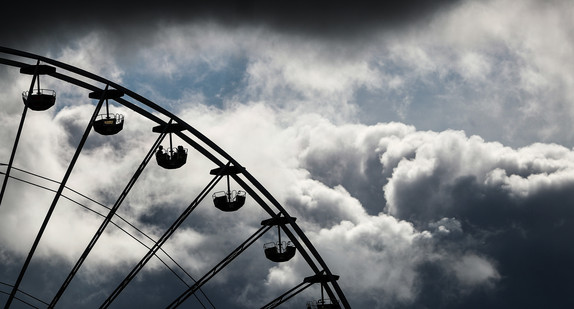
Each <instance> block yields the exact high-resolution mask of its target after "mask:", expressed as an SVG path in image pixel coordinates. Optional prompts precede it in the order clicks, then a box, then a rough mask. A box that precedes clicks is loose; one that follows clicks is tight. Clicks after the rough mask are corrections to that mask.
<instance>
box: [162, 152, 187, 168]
mask: <svg viewBox="0 0 574 309" xmlns="http://www.w3.org/2000/svg"><path fill="white" fill-rule="evenodd" d="M155 158H156V161H157V164H158V165H159V166H161V167H163V168H165V169H168V170H172V169H176V168H180V167H182V166H183V165H184V164H185V163H186V162H187V149H186V148H183V146H177V148H172V147H170V148H167V149H164V148H163V146H159V148H158V149H157V152H156V153H155Z"/></svg>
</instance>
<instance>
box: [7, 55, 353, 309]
mask: <svg viewBox="0 0 574 309" xmlns="http://www.w3.org/2000/svg"><path fill="white" fill-rule="evenodd" d="M0 53H5V54H8V55H13V56H17V57H22V58H28V59H34V60H37V61H42V62H44V63H48V64H50V65H53V66H56V67H58V68H60V69H63V70H66V71H69V72H71V73H74V74H77V75H80V76H82V77H85V78H87V79H91V80H93V81H96V82H99V83H102V84H104V85H109V86H111V87H113V88H115V89H117V90H121V91H123V92H124V93H125V94H126V95H127V96H129V97H131V98H132V99H134V100H136V101H138V102H139V103H141V104H143V105H144V106H146V107H147V108H150V109H152V110H154V111H156V112H158V113H160V114H162V115H164V116H166V117H167V118H168V119H170V120H174V121H175V122H176V123H178V124H179V125H181V126H183V127H184V128H185V130H186V131H185V132H189V134H191V135H192V136H193V137H195V138H196V139H197V140H199V141H200V142H201V143H203V144H204V145H205V146H207V147H209V148H210V149H211V150H212V151H213V152H214V153H216V154H218V155H219V157H217V156H216V155H214V154H213V153H212V152H210V151H208V150H207V149H206V148H205V147H204V146H202V145H201V144H200V143H198V142H197V141H195V140H194V139H192V138H191V137H189V136H187V135H186V134H185V132H184V131H182V132H176V135H178V136H179V137H180V138H181V139H182V140H184V141H185V142H187V143H188V144H189V145H190V146H192V147H193V148H194V149H195V150H196V151H198V152H199V153H200V154H202V155H203V156H204V157H206V158H207V159H209V160H210V161H211V162H213V163H214V164H216V165H217V166H218V167H223V166H224V165H225V163H223V162H229V163H231V165H233V166H236V167H239V168H241V169H242V173H241V174H242V175H243V176H244V177H245V180H243V179H242V178H241V177H239V176H238V175H232V177H233V179H234V180H235V181H236V182H237V183H238V184H239V185H240V186H241V187H242V188H243V189H244V190H245V191H247V193H248V194H249V195H250V197H252V198H254V200H255V201H256V202H257V203H258V204H259V205H260V206H261V207H262V208H263V209H264V210H265V211H266V212H267V213H268V214H269V215H270V216H271V217H273V218H274V217H279V216H284V217H286V218H290V219H288V220H289V221H290V222H289V225H290V226H291V228H292V229H293V231H291V230H290V229H288V228H287V227H286V226H284V227H283V230H284V232H285V234H286V235H287V236H288V237H289V239H290V241H291V242H292V243H293V244H294V245H295V246H296V247H297V249H298V252H299V253H300V254H301V256H302V257H303V258H304V259H305V261H306V262H307V264H308V265H309V266H310V268H311V269H312V271H313V272H314V273H315V274H320V273H325V274H326V275H329V276H331V275H333V274H332V272H331V270H330V269H329V267H328V266H327V264H326V263H325V261H324V260H323V258H322V257H321V256H320V254H319V252H318V251H317V250H316V248H315V247H314V246H313V244H312V243H311V241H310V240H309V239H308V238H307V236H306V235H305V234H304V232H303V231H302V230H301V228H300V227H299V226H298V225H297V224H296V223H295V222H294V220H292V218H291V217H290V215H289V214H288V212H287V211H286V210H285V208H284V207H283V206H282V205H281V204H280V203H279V202H278V201H277V200H276V199H275V198H274V197H273V196H272V195H271V193H270V192H269V191H267V189H266V188H265V187H264V186H263V185H262V184H261V183H260V182H259V181H258V180H257V179H256V178H255V177H253V176H252V175H251V174H250V173H249V172H248V171H247V170H246V169H245V168H243V167H242V166H241V165H240V164H239V163H238V162H237V161H236V160H235V159H233V157H231V156H230V155H229V154H227V153H226V152H225V151H224V150H223V149H221V148H220V147H219V146H218V145H217V144H215V143H214V142H212V141H211V140H210V139H208V138H207V137H206V136H204V135H203V134H202V133H201V132H199V131H197V130H196V129H195V128H193V127H192V126H191V125H189V124H188V123H186V122H184V121H182V120H181V119H180V118H179V117H177V116H176V115H174V114H172V113H171V112H169V111H167V110H166V109H164V108H162V107H161V106H159V105H157V104H155V103H153V102H152V101H150V100H148V99H146V98H144V97H143V96H141V95H139V94H137V93H135V92H133V91H131V90H129V89H127V88H124V87H122V86H121V85H118V84H116V83H114V82H112V81H109V80H107V79H105V78H103V77H100V76H98V75H96V74H93V73H90V72H87V71H85V70H82V69H79V68H77V67H74V66H71V65H69V64H65V63H63V62H60V61H57V60H53V59H50V58H46V57H43V56H39V55H35V54H32V53H28V52H24V51H20V50H15V49H11V48H7V47H1V46H0ZM0 64H5V65H9V66H15V67H20V68H21V67H25V66H29V65H30V64H26V63H23V62H19V61H15V60H12V59H8V58H0ZM49 75H51V76H52V77H54V78H57V79H60V80H62V81H66V82H68V83H71V84H74V85H76V86H78V87H82V88H85V89H88V90H91V91H97V90H101V89H100V88H99V87H97V86H95V85H92V84H90V83H88V82H85V81H81V80H78V79H76V78H74V77H71V76H68V75H65V74H63V73H60V72H59V71H56V72H54V73H51V74H49ZM115 101H116V102H118V103H119V104H122V105H123V106H125V107H127V108H129V109H131V110H132V111H134V112H136V113H139V114H140V115H142V116H144V117H146V118H148V119H149V120H152V121H154V122H156V123H157V124H159V125H165V124H166V121H165V120H163V119H161V118H159V117H158V116H156V115H154V114H153V113H151V112H149V111H148V110H146V109H145V108H142V107H141V106H138V105H136V104H134V103H131V102H129V101H127V100H126V99H124V98H118V99H115ZM246 181H247V182H249V183H250V185H249V184H248V183H247V182H246ZM252 186H253V187H254V188H255V189H256V190H257V191H258V192H259V193H260V194H261V195H262V197H261V196H260V195H259V193H257V192H256V191H255V189H253V188H252ZM264 198H265V199H266V200H267V201H268V202H269V203H270V204H271V205H272V206H274V207H275V208H276V209H277V211H274V210H273V209H272V208H271V206H270V205H268V204H267V203H266V202H265V200H264ZM299 240H300V241H299ZM307 250H308V251H309V252H307ZM328 283H330V284H331V286H332V289H333V290H334V291H333V290H332V289H331V287H330V286H329V285H328V284H327V283H326V284H325V285H324V288H325V291H326V292H327V294H328V296H329V297H330V298H337V299H338V300H339V302H340V304H341V305H342V306H343V307H344V308H351V307H350V305H349V303H348V301H347V299H346V297H345V294H344V293H343V291H342V289H341V288H340V286H339V284H338V283H337V282H336V281H331V282H328Z"/></svg>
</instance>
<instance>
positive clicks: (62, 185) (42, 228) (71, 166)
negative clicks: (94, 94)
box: [5, 98, 104, 308]
mask: <svg viewBox="0 0 574 309" xmlns="http://www.w3.org/2000/svg"><path fill="white" fill-rule="evenodd" d="M103 102H104V100H103V98H101V99H100V101H99V102H98V105H97V106H96V109H95V110H94V113H93V114H92V118H91V119H90V122H89V123H88V126H87V127H86V130H85V131H84V135H83V136H82V139H81V140H80V143H79V145H78V147H77V148H76V151H75V152H74V156H73V157H72V159H71V160H70V164H69V165H68V169H67V170H66V174H65V175H64V178H63V179H62V181H61V182H60V186H59V188H58V192H56V195H55V196H54V199H53V200H52V204H51V205H50V208H49V209H48V212H47V213H46V217H45V218H44V221H43V222H42V226H40V230H39V231H38V234H36V238H35V239H34V243H33V244H32V248H30V252H29V253H28V256H27V257H26V261H25V262H24V265H23V266H22V269H21V270H20V273H19V274H18V278H17V279H16V283H14V287H13V289H12V292H11V293H10V296H9V297H8V300H7V301H6V304H5V308H10V305H11V304H12V301H13V300H14V296H16V293H17V292H18V287H19V286H20V283H21V282H22V279H23V278H24V275H25V274H26V270H27V269H28V265H30V261H31V260H32V257H33V256H34V253H35V252H36V248H37V247H38V244H39V243H40V239H42V235H43V234H44V231H45V230H46V227H47V226H48V222H49V221H50V218H51V217H52V213H53V212H54V209H56V205H57V204H58V200H59V199H60V196H61V194H62V191H63V190H64V188H65V186H66V182H67V181H68V178H69V177H70V175H71V174H72V171H73V169H74V166H75V165H76V162H77V160H78V158H79V157H80V153H81V152H82V148H83V147H84V144H85V143H86V140H87V139H88V136H89V134H90V131H91V130H92V125H93V123H94V120H95V119H96V117H97V116H98V113H99V112H100V108H101V107H102V103H103Z"/></svg>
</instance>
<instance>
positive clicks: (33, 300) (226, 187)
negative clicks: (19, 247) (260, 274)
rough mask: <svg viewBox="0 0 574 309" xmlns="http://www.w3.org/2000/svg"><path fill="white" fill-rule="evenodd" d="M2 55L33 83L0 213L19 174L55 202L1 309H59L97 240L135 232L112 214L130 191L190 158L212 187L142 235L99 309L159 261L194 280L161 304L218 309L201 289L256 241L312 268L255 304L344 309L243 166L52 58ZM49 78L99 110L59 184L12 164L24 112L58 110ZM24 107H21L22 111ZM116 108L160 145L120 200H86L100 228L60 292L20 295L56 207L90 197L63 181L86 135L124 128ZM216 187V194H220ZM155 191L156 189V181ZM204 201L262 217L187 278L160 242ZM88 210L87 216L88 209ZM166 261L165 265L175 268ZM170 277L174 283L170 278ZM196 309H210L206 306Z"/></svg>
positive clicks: (320, 267) (306, 245) (295, 228)
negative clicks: (155, 231)
mask: <svg viewBox="0 0 574 309" xmlns="http://www.w3.org/2000/svg"><path fill="white" fill-rule="evenodd" d="M0 53H1V54H2V55H3V56H0V64H2V65H4V66H5V67H6V68H7V69H8V70H14V71H15V70H19V73H20V74H23V75H24V76H27V77H28V78H29V79H30V86H29V88H28V89H27V90H26V89H23V90H25V91H24V92H23V93H22V98H21V99H20V98H18V101H20V103H18V104H20V105H21V106H22V109H23V111H22V114H21V117H20V119H19V125H18V128H17V131H16V134H15V138H14V143H13V145H4V147H5V148H8V147H10V146H11V149H10V151H9V153H10V157H9V159H7V158H3V159H0V161H1V162H0V168H2V169H1V170H0V173H2V174H3V175H4V177H3V183H2V188H1V192H0V210H1V209H2V207H5V206H4V205H2V204H6V200H5V199H4V196H5V195H6V194H7V192H9V191H10V188H11V184H12V183H14V182H18V181H24V180H22V178H21V177H19V176H18V175H19V174H22V175H24V174H25V175H29V176H30V177H32V178H30V179H33V178H37V179H43V181H49V182H50V183H51V184H52V187H51V188H52V189H51V191H52V192H53V195H52V201H51V203H50V205H49V208H48V210H47V212H46V215H45V217H44V218H43V221H42V223H41V225H40V226H39V227H38V232H37V233H36V234H35V237H34V241H33V243H32V245H31V247H30V249H29V253H28V254H27V255H26V257H25V259H24V261H21V262H20V263H19V265H18V266H19V267H18V268H19V271H18V272H17V276H15V279H14V278H0V296H1V297H0V302H1V301H2V299H3V300H4V301H3V306H4V307H5V308H10V307H11V306H15V305H16V304H17V306H18V307H23V308H25V307H31V308H57V307H58V305H59V304H60V301H61V300H62V299H65V298H66V297H71V296H69V295H67V293H66V292H67V291H69V290H70V287H71V286H73V284H74V278H75V277H76V275H77V274H78V272H79V271H80V269H81V268H82V265H83V264H84V262H85V261H86V259H87V258H88V256H89V255H90V253H92V252H93V250H92V249H94V247H95V246H96V244H98V241H105V239H104V238H103V237H102V235H104V233H105V232H106V231H107V230H108V229H110V228H119V229H121V230H122V231H124V232H126V233H128V234H129V231H127V230H126V229H124V228H122V227H121V226H120V225H119V224H117V223H116V222H118V221H122V220H123V221H124V222H125V224H126V225H127V226H131V227H132V228H133V229H136V230H137V227H135V226H133V225H131V223H130V222H129V221H128V220H125V219H124V218H123V217H121V216H120V215H119V212H118V209H120V207H121V206H122V205H123V203H124V201H125V199H126V198H127V197H128V196H129V195H130V193H131V194H136V193H134V192H132V189H133V187H134V185H135V184H136V183H137V181H138V180H139V179H140V176H141V175H142V173H143V172H144V171H145V170H146V168H149V167H150V166H152V165H156V167H155V168H161V169H165V170H177V169H180V168H182V167H184V166H185V165H186V164H189V161H190V160H193V159H192V158H193V156H201V157H202V158H203V159H205V160H207V161H209V162H210V163H211V164H212V166H213V167H212V168H211V169H208V170H205V171H194V173H203V174H202V175H207V176H206V179H208V181H206V183H205V184H204V187H203V188H202V189H201V190H198V192H196V193H194V198H193V199H192V201H191V202H189V204H188V205H187V207H185V208H184V209H183V211H181V213H178V214H175V215H174V217H176V218H175V219H174V220H173V221H172V222H170V223H169V224H166V226H167V227H166V228H165V229H164V230H163V231H162V232H161V233H160V235H161V236H159V237H156V238H153V237H149V236H147V235H145V233H143V232H142V231H139V230H138V231H139V232H140V233H141V234H144V236H146V237H148V238H149V242H148V244H147V245H146V244H144V243H142V246H143V247H144V249H145V250H143V251H144V252H145V254H143V256H141V258H140V260H139V262H137V263H134V265H130V266H129V267H128V268H126V269H125V271H124V272H123V273H121V277H120V278H119V279H118V280H117V281H115V282H113V283H110V285H112V286H109V287H108V289H106V290H105V291H106V295H105V297H101V299H102V301H101V304H100V308H108V307H110V306H112V307H113V305H114V301H116V299H118V297H119V296H120V295H121V293H122V292H123V291H124V290H125V289H126V288H127V287H128V286H130V284H133V282H134V279H135V278H136V276H138V273H140V271H141V270H142V269H144V267H146V265H148V264H149V263H148V262H150V261H154V260H156V261H157V260H160V261H161V262H162V263H163V265H164V266H165V267H166V268H168V269H169V270H170V271H172V272H173V273H174V274H176V273H177V272H176V271H174V270H173V269H171V268H172V267H176V268H179V273H184V274H186V275H187V276H188V277H189V278H190V279H191V281H189V280H188V281H186V280H181V278H180V281H181V282H182V283H181V285H180V288H179V290H178V294H179V295H177V296H176V297H175V298H167V296H166V298H165V299H162V303H164V304H165V307H167V308H176V307H178V306H179V305H182V304H186V305H190V302H192V300H191V299H193V298H196V299H198V296H197V295H198V294H203V297H204V298H205V299H207V303H209V305H208V306H207V307H213V308H215V307H217V301H212V300H209V298H208V297H207V296H206V295H205V293H204V292H203V290H202V288H203V287H204V286H205V285H206V284H207V283H208V282H210V280H212V279H214V278H217V276H216V275H217V274H219V273H220V272H221V271H222V270H226V271H232V269H233V267H234V264H233V263H232V262H233V261H234V260H236V259H237V258H238V257H240V256H241V255H242V254H244V253H245V252H246V250H247V249H248V248H250V247H252V245H254V244H255V243H256V242H258V241H261V239H262V236H264V235H267V237H273V238H274V239H275V240H274V241H272V242H268V243H265V244H264V245H263V246H261V245H260V244H259V248H258V250H260V253H261V255H263V256H264V257H265V258H266V259H268V260H269V261H270V262H271V264H270V265H275V264H277V263H290V261H292V260H293V258H294V257H296V256H297V255H298V258H299V259H302V260H304V262H305V264H306V265H307V266H308V270H307V271H308V275H306V276H302V277H301V278H299V283H298V284H296V285H295V286H293V287H292V288H290V289H287V290H285V291H284V292H279V293H278V294H279V295H276V297H275V298H271V299H268V300H266V302H263V303H261V304H260V305H258V306H259V307H260V308H275V307H279V306H281V305H282V304H284V303H286V302H287V301H289V300H290V299H292V298H293V297H294V296H296V295H298V294H299V293H301V292H303V291H304V290H306V289H307V288H309V287H311V286H313V287H314V289H315V290H320V295H317V297H316V298H314V299H313V300H310V301H309V302H306V303H301V304H300V305H299V304H297V306H298V307H301V308H319V309H320V308H350V305H349V303H348V301H347V299H346V297H345V295H344V293H343V291H342V289H341V287H340V286H339V284H338V279H339V276H338V275H335V274H333V273H332V272H331V270H330V269H329V267H328V266H327V264H326V262H325V261H324V259H323V258H322V257H321V255H320V254H319V252H318V250H317V249H316V248H315V247H314V246H313V244H312V243H311V241H310V240H309V238H308V237H307V236H306V235H305V233H304V231H303V230H302V229H301V227H300V226H299V225H298V224H297V223H296V218H295V217H292V216H291V215H290V214H289V213H288V211H287V209H286V208H285V207H284V206H283V205H281V203H280V202H279V201H278V200H277V199H276V198H274V197H273V195H271V193H270V192H269V191H268V190H267V189H266V188H265V187H264V186H263V185H262V184H261V183H260V182H259V181H258V180H257V179H256V178H255V177H254V176H253V175H251V174H250V173H249V171H248V170H247V169H246V167H244V166H242V165H241V164H240V163H239V162H237V161H236V160H235V159H234V158H233V157H231V156H230V155H229V154H227V153H226V152H225V151H224V150H223V149H222V148H220V147H219V146H218V145H217V144H216V143H214V142H213V141H211V140H210V139H208V138H207V137H206V136H205V135H203V134H202V133H201V132H199V131H198V130H197V129H195V128H194V127H193V126H191V125H190V124H188V123H186V122H185V121H183V120H182V119H180V118H179V117H178V116H176V115H174V114H173V113H171V112H170V111H168V110H166V109H164V108H163V107H161V106H160V105H158V104H156V103H154V102H152V101H150V100H148V99H146V98H144V97H143V96H141V95H139V94H138V93H136V92H134V91H132V90H129V89H127V88H125V87H122V86H121V85H119V84H117V83H114V82H112V81H110V80H107V79H105V78H103V77H101V76H98V75H96V74H93V73H90V72H87V71H85V70H82V69H80V68H77V67H74V66H71V65H69V64H65V63H62V62H60V61H56V60H54V59H50V58H47V57H43V56H39V55H35V54H31V53H28V52H24V51H20V50H15V49H11V48H6V47H0ZM46 79H57V80H59V81H62V82H64V83H66V85H70V86H72V87H78V88H79V89H81V90H82V91H85V95H86V96H87V98H88V99H90V100H92V101H91V102H94V103H96V104H95V107H94V109H93V112H92V115H91V118H90V119H86V123H88V124H87V126H86V127H85V128H83V134H82V135H81V138H79V141H78V142H77V147H76V148H75V150H74V151H73V152H74V153H73V156H72V158H71V159H70V160H69V162H67V169H66V171H65V174H64V176H63V177H62V178H61V179H57V180H56V179H49V178H47V177H44V176H42V175H39V174H37V173H35V172H34V171H29V170H25V169H22V168H19V167H18V166H16V165H15V164H14V162H15V158H17V157H18V155H19V152H18V146H19V144H20V143H21V142H22V141H21V139H22V132H23V131H25V130H26V128H27V126H26V123H25V120H26V117H27V115H28V111H33V112H38V113H40V112H43V111H47V110H49V109H51V108H54V106H55V105H56V106H57V104H58V103H57V99H56V90H53V89H44V88H42V83H44V81H45V80H46ZM41 82H42V83H41ZM44 84H45V83H44ZM22 102H23V103H24V104H23V105H22ZM111 103H113V104H111ZM15 104H16V103H15ZM91 106H94V105H91ZM114 106H116V108H115V109H117V106H121V107H122V108H124V109H129V110H130V111H131V112H133V114H135V115H138V117H144V118H146V120H147V121H148V122H150V123H153V126H151V127H149V128H148V131H145V132H141V134H149V135H153V136H156V137H157V138H156V139H155V142H153V143H152V144H151V145H149V150H148V151H147V152H144V153H142V154H141V157H143V159H142V161H141V163H140V164H139V166H137V168H136V169H135V171H133V172H132V174H131V178H130V179H129V181H127V183H117V184H116V185H117V187H120V188H121V187H123V188H124V189H123V190H122V191H121V193H120V194H119V196H117V197H115V198H114V200H113V202H112V203H109V204H108V205H105V204H102V203H99V202H97V201H94V200H92V202H93V203H94V204H98V205H99V207H100V208H99V209H100V211H99V212H97V215H98V216H99V219H98V220H99V222H100V224H99V227H98V228H97V230H96V231H95V233H93V236H92V238H91V240H90V241H89V242H87V243H85V244H83V246H84V249H83V251H82V253H81V255H80V256H79V257H75V263H74V265H73V267H71V268H69V269H67V274H65V275H64V276H65V279H64V280H63V281H62V282H60V283H59V287H57V289H53V290H57V292H55V293H53V295H51V296H50V298H51V299H41V298H40V297H37V296H36V293H35V291H24V290H23V289H22V288H21V286H22V284H23V282H26V281H27V280H31V279H29V277H30V272H32V271H33V270H32V269H31V267H30V265H31V262H32V260H33V259H34V256H35V254H37V251H38V250H37V249H38V246H39V244H40V243H41V242H42V239H43V236H44V237H45V232H46V229H47V227H48V226H49V224H50V222H52V221H53V220H54V218H55V217H56V216H57V215H58V214H57V212H55V209H56V208H57V207H58V205H59V204H60V203H61V201H62V200H64V199H68V200H72V198H71V197H70V196H69V195H70V194H69V192H74V194H76V195H77V196H82V199H83V200H86V199H89V198H88V197H87V196H84V195H81V193H79V192H76V191H74V190H73V189H71V188H70V186H69V183H68V181H69V179H70V177H71V175H72V174H73V173H74V170H75V168H76V163H77V161H78V158H79V157H80V156H81V155H82V153H83V151H86V147H85V146H86V141H87V140H88V137H89V136H91V135H94V134H98V135H100V136H103V137H107V136H113V135H117V134H122V130H123V129H124V127H125V126H129V119H128V118H127V117H126V116H125V115H123V114H120V113H115V111H114ZM38 155H39V157H38V158H37V160H42V158H41V154H38ZM2 160H3V161H2ZM26 182H28V183H29V185H32V186H37V187H40V188H44V189H46V190H49V189H48V188H47V186H42V185H40V184H38V183H34V181H29V180H28V181H26ZM218 184H219V187H220V188H219V189H217V185H218ZM157 185H158V186H161V183H158V184H157ZM221 187H223V188H221ZM3 199H4V203H3ZM210 200H211V201H210ZM207 203H209V204H211V206H212V207H214V208H215V209H216V210H217V212H218V213H221V214H222V215H228V216H233V215H234V214H237V213H240V212H241V211H244V210H245V208H248V207H259V209H260V210H261V212H260V213H262V214H264V215H263V216H262V217H261V218H259V219H260V222H261V223H260V227H259V228H258V229H256V230H255V231H254V232H253V233H252V234H251V235H247V236H246V237H245V238H244V241H243V242H239V243H237V244H236V247H234V248H233V249H230V250H229V252H228V254H227V255H224V256H220V257H219V258H218V260H214V261H213V264H212V265H211V266H210V267H211V268H208V270H207V271H204V273H202V274H194V275H193V276H192V275H191V274H190V271H188V270H186V269H184V268H183V267H181V266H180V264H178V262H177V261H176V260H175V259H173V258H171V256H170V253H171V254H173V252H167V250H166V249H165V246H164V244H166V242H168V240H169V239H170V237H171V236H173V235H174V234H175V233H176V232H177V231H178V229H180V228H181V227H182V225H183V224H184V222H185V221H186V220H189V218H191V217H193V216H191V215H192V213H193V212H194V210H196V208H197V207H198V206H199V205H200V204H201V205H205V204H207ZM78 204H81V203H78ZM80 206H82V205H80ZM202 207H204V206H202ZM86 208H87V209H88V210H90V208H89V207H86ZM92 211H93V210H92ZM4 219H5V218H2V217H1V215H0V225H1V224H3V223H2V221H3V220H4ZM269 235H271V236H269ZM134 239H135V237H134ZM182 250H185V248H182ZM160 256H161V257H160ZM165 260H170V261H171V263H168V262H166V261H165ZM170 265H176V266H170ZM175 276H178V275H177V274H176V275H175ZM175 276H174V277H175ZM140 280H145V279H140ZM214 280H215V279H214ZM186 282H187V283H186ZM317 287H319V288H317ZM68 294H69V293H68ZM202 306H203V307H204V308H205V307H206V306H205V305H202Z"/></svg>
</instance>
